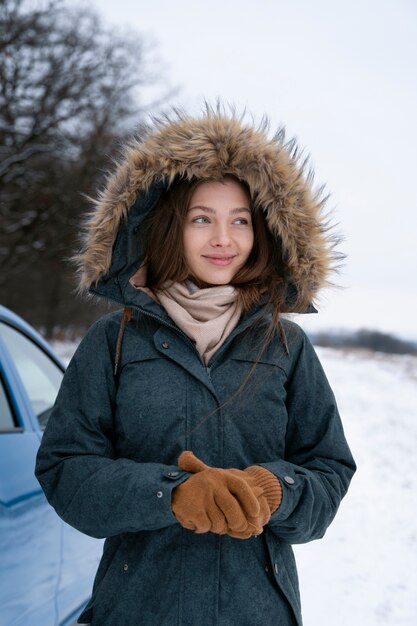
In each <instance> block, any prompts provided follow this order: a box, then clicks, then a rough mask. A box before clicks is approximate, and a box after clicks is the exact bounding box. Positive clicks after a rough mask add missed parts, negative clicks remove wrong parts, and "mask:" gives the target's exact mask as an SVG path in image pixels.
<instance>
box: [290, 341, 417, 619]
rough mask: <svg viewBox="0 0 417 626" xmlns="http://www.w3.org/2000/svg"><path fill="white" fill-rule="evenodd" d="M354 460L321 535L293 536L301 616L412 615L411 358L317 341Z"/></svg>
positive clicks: (415, 411)
mask: <svg viewBox="0 0 417 626" xmlns="http://www.w3.org/2000/svg"><path fill="white" fill-rule="evenodd" d="M317 352H318V354H319V356H320V359H321V361H322V363H323V366H324V368H325V370H326V372H327V375H328V378H329V380H330V383H331V385H332V387H333V389H334V391H335V394H336V397H337V399H338V404H339V408H340V412H341V414H342V417H343V423H344V427H345V432H346V435H347V438H348V441H349V443H350V445H351V448H352V451H353V454H354V456H355V459H356V462H357V464H358V471H357V473H356V475H355V477H354V478H353V481H352V483H351V488H350V491H349V492H348V495H347V496H346V499H345V500H344V501H343V502H342V504H341V507H340V509H339V512H338V516H337V517H336V519H335V521H334V522H333V524H332V526H331V527H330V528H329V530H328V531H327V533H326V535H325V537H324V538H323V539H322V540H320V541H315V542H312V543H310V544H306V545H302V546H296V557H297V562H298V567H299V574H300V585H301V597H302V600H303V607H304V622H305V626H317V625H320V626H381V625H385V624H387V625H389V626H400V625H401V626H406V625H407V626H412V625H415V624H417V521H416V518H417V455H416V447H417V358H415V357H407V356H386V355H372V354H369V353H368V354H367V353H359V354H358V353H347V352H339V351H334V350H329V349H323V348H322V349H317Z"/></svg>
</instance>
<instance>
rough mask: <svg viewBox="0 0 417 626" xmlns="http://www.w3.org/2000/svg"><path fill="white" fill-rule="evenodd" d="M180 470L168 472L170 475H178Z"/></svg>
mask: <svg viewBox="0 0 417 626" xmlns="http://www.w3.org/2000/svg"><path fill="white" fill-rule="evenodd" d="M178 474H179V472H168V476H178Z"/></svg>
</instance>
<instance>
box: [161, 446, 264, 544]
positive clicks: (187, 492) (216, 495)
mask: <svg viewBox="0 0 417 626" xmlns="http://www.w3.org/2000/svg"><path fill="white" fill-rule="evenodd" d="M178 465H179V467H181V469H183V470H185V471H188V472H191V473H192V474H193V476H190V478H188V479H187V480H186V481H185V482H184V483H182V484H181V485H179V486H178V487H176V488H175V489H174V491H173V492H172V510H173V513H174V515H175V516H176V518H177V519H178V521H179V522H180V524H181V525H182V526H184V528H188V529H189V530H194V531H195V532H197V533H205V532H208V531H211V532H214V533H217V534H220V535H225V534H228V535H231V536H232V537H235V538H239V539H247V538H249V537H251V536H252V535H259V534H260V533H262V532H263V526H264V524H266V523H267V521H268V520H269V518H270V516H271V513H270V507H269V505H268V502H267V499H266V498H265V497H264V496H263V489H262V487H260V486H258V485H257V484H256V483H257V479H256V477H254V476H252V475H251V474H250V473H248V472H244V471H242V470H238V469H222V468H213V467H209V466H208V465H206V464H205V463H203V461H201V460H200V459H198V458H197V457H196V456H195V455H194V454H193V453H192V452H190V451H185V452H183V453H182V454H181V455H180V457H179V459H178ZM260 469H261V470H262V469H263V468H260ZM265 471H268V470H265ZM268 473H269V474H270V472H268ZM271 476H272V474H271ZM274 478H275V477H274Z"/></svg>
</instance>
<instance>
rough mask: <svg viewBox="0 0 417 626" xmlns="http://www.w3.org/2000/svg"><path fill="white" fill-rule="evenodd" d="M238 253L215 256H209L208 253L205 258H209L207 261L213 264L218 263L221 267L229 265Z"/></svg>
mask: <svg viewBox="0 0 417 626" xmlns="http://www.w3.org/2000/svg"><path fill="white" fill-rule="evenodd" d="M235 256H236V255H228V256H218V255H213V256H211V255H210V256H207V255H203V258H204V259H207V261H208V262H209V263H212V264H213V265H217V266H220V267H225V266H227V265H230V264H231V263H232V261H233V259H234V258H235Z"/></svg>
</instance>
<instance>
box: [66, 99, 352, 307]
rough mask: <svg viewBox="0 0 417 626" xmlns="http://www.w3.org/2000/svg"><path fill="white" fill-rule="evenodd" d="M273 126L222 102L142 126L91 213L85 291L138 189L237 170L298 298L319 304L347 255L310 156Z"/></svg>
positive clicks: (80, 262) (104, 262)
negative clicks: (247, 118)
mask: <svg viewBox="0 0 417 626" xmlns="http://www.w3.org/2000/svg"><path fill="white" fill-rule="evenodd" d="M267 129H268V124H267V122H266V121H265V120H263V121H262V123H261V124H260V125H259V126H258V127H254V126H253V125H249V124H247V123H245V122H244V119H243V116H241V117H239V116H237V115H236V114H235V113H232V114H230V115H226V114H225V112H224V111H223V110H222V109H221V107H219V106H218V107H217V108H216V109H212V108H210V107H208V106H207V108H206V110H205V112H204V115H203V116H201V117H190V116H188V115H186V114H184V113H183V112H181V111H178V110H176V111H174V114H173V115H172V116H168V115H167V116H165V117H164V118H162V119H153V124H152V125H151V126H149V127H145V128H142V132H141V136H140V137H139V138H137V139H135V140H134V141H133V142H132V143H131V144H130V145H129V146H128V147H127V149H126V151H125V156H124V159H123V160H122V161H121V162H120V163H119V164H118V165H117V168H116V171H115V172H114V173H113V174H112V175H110V176H109V178H108V180H107V184H106V186H105V189H104V191H102V193H101V194H100V195H99V197H98V199H97V200H96V201H95V202H94V204H95V207H94V210H93V211H92V212H91V213H90V214H89V215H88V216H87V219H86V222H85V228H84V238H83V244H82V251H81V253H80V254H79V255H77V256H76V257H74V260H75V262H76V265H77V267H78V273H79V279H80V287H79V291H80V292H83V291H85V290H88V288H89V287H90V285H92V284H97V282H98V281H99V280H100V278H101V277H103V276H104V275H105V274H106V273H108V271H109V269H110V265H111V256H112V247H113V244H114V241H115V238H116V235H117V231H118V228H119V225H120V223H121V220H122V219H124V218H126V217H127V214H128V211H129V208H130V207H131V206H132V205H133V204H134V202H135V200H136V198H137V196H138V194H139V192H141V191H146V190H148V189H149V188H150V186H151V185H152V184H153V183H156V182H159V181H162V180H164V181H166V182H167V183H172V181H173V180H174V179H175V178H176V177H177V176H178V175H179V176H181V177H184V178H187V179H189V180H191V179H192V178H195V177H196V178H201V179H206V178H212V177H219V176H223V175H225V174H232V175H234V176H236V177H238V178H240V179H243V180H245V181H246V183H247V184H248V185H249V188H250V190H251V193H252V197H253V199H254V201H255V205H256V206H257V207H258V208H259V207H261V208H262V210H263V211H264V213H265V217H266V220H267V223H268V226H269V228H270V230H271V232H272V233H273V234H274V235H275V236H277V237H279V238H280V239H281V242H282V249H283V252H284V254H285V257H286V258H285V260H286V263H287V267H288V279H289V281H290V282H292V283H293V284H294V285H295V287H296V289H297V293H298V303H299V304H300V305H301V306H305V305H307V304H308V303H311V302H313V301H314V298H315V296H316V294H317V292H318V290H319V289H320V288H322V287H323V286H324V285H325V284H326V283H328V277H329V273H330V271H331V269H332V266H334V265H335V262H336V261H337V260H339V259H340V257H341V255H340V254H337V253H335V252H334V246H335V244H336V243H337V241H338V239H337V237H335V236H334V235H332V234H330V232H329V227H328V223H327V221H326V218H325V216H324V215H323V206H324V203H325V201H326V199H327V198H323V188H321V189H319V190H318V191H316V192H315V191H313V188H312V185H313V172H312V170H311V169H310V170H309V171H308V172H306V168H307V161H308V159H304V160H303V161H300V151H299V149H298V148H297V146H296V143H295V141H294V140H292V141H288V142H286V139H285V131H284V129H283V128H280V129H279V130H278V132H277V133H276V134H275V135H274V136H273V137H272V138H268V136H267Z"/></svg>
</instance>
